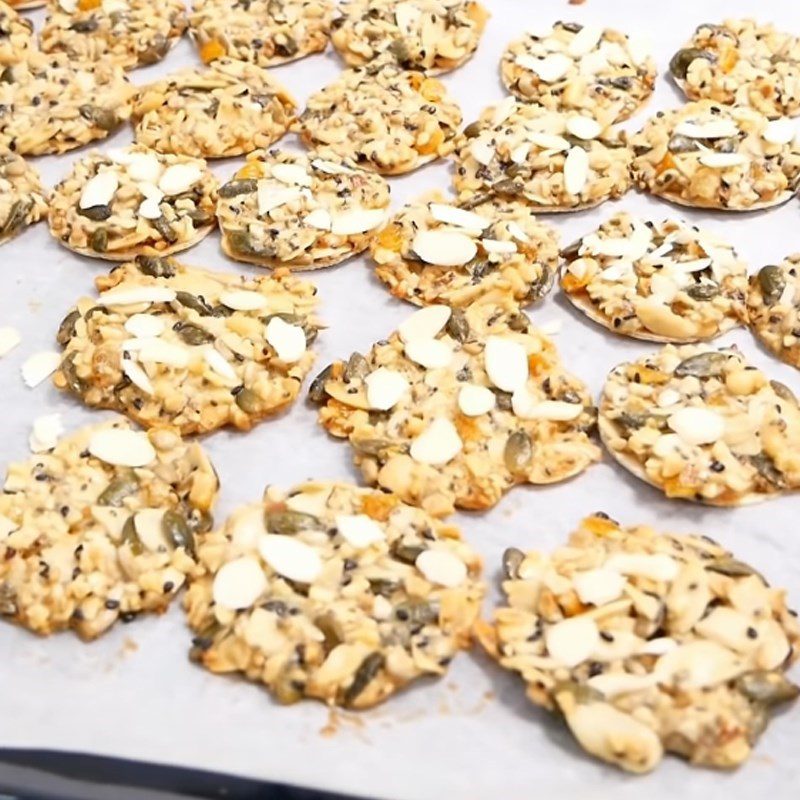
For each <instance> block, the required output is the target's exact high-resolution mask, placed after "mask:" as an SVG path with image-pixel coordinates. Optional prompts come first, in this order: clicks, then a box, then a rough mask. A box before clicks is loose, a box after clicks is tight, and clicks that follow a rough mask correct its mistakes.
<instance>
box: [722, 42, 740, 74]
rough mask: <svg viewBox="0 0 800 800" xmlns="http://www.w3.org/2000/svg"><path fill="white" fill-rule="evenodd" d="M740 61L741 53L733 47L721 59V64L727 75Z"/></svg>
mask: <svg viewBox="0 0 800 800" xmlns="http://www.w3.org/2000/svg"><path fill="white" fill-rule="evenodd" d="M738 63H739V54H738V53H737V52H736V50H735V49H734V48H733V47H732V48H731V49H730V50H728V51H727V52H726V53H725V55H724V56H723V57H722V59H721V60H720V66H721V67H722V71H723V72H724V73H725V74H726V75H727V74H728V73H729V72H731V71H732V70H733V68H734V67H735V66H736V65H737V64H738Z"/></svg>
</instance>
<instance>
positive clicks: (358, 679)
mask: <svg viewBox="0 0 800 800" xmlns="http://www.w3.org/2000/svg"><path fill="white" fill-rule="evenodd" d="M385 662H386V659H385V657H384V655H383V653H370V654H369V655H368V656H367V657H366V658H365V659H364V660H363V661H362V662H361V666H359V668H358V669H357V670H356V674H355V677H354V678H353V682H352V683H351V684H350V686H348V687H347V691H346V692H345V693H344V699H343V703H344V705H345V706H350V705H352V704H353V703H354V702H355V701H356V700H357V699H358V697H359V696H360V695H361V694H362V693H363V692H364V690H365V689H366V688H367V686H369V684H370V683H371V682H372V681H373V680H374V679H375V676H376V675H377V674H378V673H379V672H380V671H381V669H383V665H384V663H385Z"/></svg>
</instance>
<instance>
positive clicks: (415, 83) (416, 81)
mask: <svg viewBox="0 0 800 800" xmlns="http://www.w3.org/2000/svg"><path fill="white" fill-rule="evenodd" d="M424 80H425V75H424V74H423V73H421V72H417V71H416V70H415V71H413V72H411V73H409V76H408V83H409V85H410V86H411V88H412V89H413V90H414V91H417V90H418V89H419V87H420V86H422V82H423V81H424Z"/></svg>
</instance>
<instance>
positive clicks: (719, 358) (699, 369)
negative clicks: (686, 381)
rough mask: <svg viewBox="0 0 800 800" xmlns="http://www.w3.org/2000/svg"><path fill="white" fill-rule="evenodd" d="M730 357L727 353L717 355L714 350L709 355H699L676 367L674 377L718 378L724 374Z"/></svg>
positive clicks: (690, 357) (686, 359)
mask: <svg viewBox="0 0 800 800" xmlns="http://www.w3.org/2000/svg"><path fill="white" fill-rule="evenodd" d="M727 363H728V356H727V355H725V353H716V352H714V351H713V350H712V351H709V352H707V353H698V354H697V355H696V356H689V358H685V359H684V360H683V361H681V363H680V364H678V366H677V367H675V371H674V372H673V375H675V377H676V378H686V377H690V376H691V377H693V378H716V377H718V376H719V375H721V374H722V371H723V369H724V367H725V365H726V364H727Z"/></svg>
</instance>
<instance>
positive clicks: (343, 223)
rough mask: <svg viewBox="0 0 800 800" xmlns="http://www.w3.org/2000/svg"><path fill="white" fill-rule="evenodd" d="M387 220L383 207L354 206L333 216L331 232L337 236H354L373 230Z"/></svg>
mask: <svg viewBox="0 0 800 800" xmlns="http://www.w3.org/2000/svg"><path fill="white" fill-rule="evenodd" d="M385 220H386V212H385V211H384V210H383V209H381V208H353V209H350V210H349V211H342V212H341V213H340V214H337V215H336V216H335V217H333V220H332V222H331V233H334V234H336V235H337V236H353V235H355V234H357V233H365V232H366V231H371V230H373V228H377V227H378V225H381V224H382V223H383V222H384V221H385Z"/></svg>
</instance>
